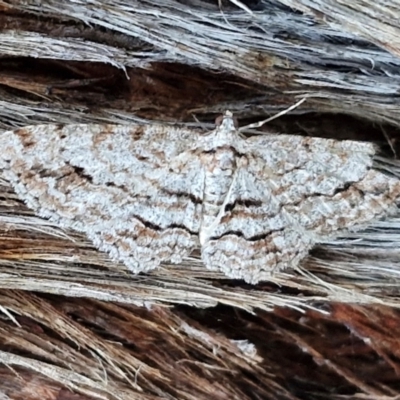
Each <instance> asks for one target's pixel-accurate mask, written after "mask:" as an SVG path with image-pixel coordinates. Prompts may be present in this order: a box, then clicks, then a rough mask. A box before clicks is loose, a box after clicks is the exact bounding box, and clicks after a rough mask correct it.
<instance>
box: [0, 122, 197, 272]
mask: <svg viewBox="0 0 400 400" xmlns="http://www.w3.org/2000/svg"><path fill="white" fill-rule="evenodd" d="M173 132H174V130H167V131H166V130H165V128H164V127H162V126H159V127H157V126H156V127H154V126H152V127H150V128H147V127H142V126H136V125H135V126H114V125H112V126H99V125H67V126H65V127H60V126H57V125H39V126H33V127H26V128H22V129H18V130H16V131H8V132H3V133H1V134H0V148H1V149H2V153H1V155H0V169H1V173H2V175H3V176H4V178H5V179H7V180H8V181H10V183H11V184H12V185H13V187H14V189H15V191H16V193H17V194H18V195H19V196H20V198H21V199H22V200H24V201H25V202H26V204H27V205H28V207H30V208H32V209H33V210H34V211H35V213H37V214H38V215H40V216H43V217H47V218H50V219H51V220H52V221H54V222H56V223H58V224H60V225H62V226H63V227H68V228H73V229H76V230H78V231H81V232H84V233H86V234H87V236H88V237H89V238H90V239H91V240H93V242H94V244H95V245H96V246H97V247H98V248H101V249H102V250H105V251H107V252H109V253H110V255H111V256H112V257H113V258H114V259H118V260H120V261H122V262H124V263H125V264H126V265H127V266H128V267H129V268H130V269H131V270H132V271H134V272H140V271H145V270H149V269H152V268H154V267H157V266H158V265H159V263H160V262H162V261H167V260H170V261H172V262H179V261H180V259H181V258H182V257H183V256H185V255H187V254H189V253H190V252H191V250H192V249H193V247H194V246H195V244H196V241H197V231H198V225H199V219H200V215H199V209H200V207H199V205H198V204H195V203H193V202H191V201H187V198H183V197H182V188H181V187H185V188H187V182H186V181H185V179H186V180H187V179H190V178H191V176H189V175H190V174H192V173H193V171H192V170H190V171H183V173H182V174H179V173H175V174H174V173H173V172H172V173H170V172H169V170H168V169H164V168H165V167H166V166H168V163H169V162H171V160H172V161H173V160H175V159H176V158H177V157H178V158H179V154H180V153H181V152H183V153H185V151H186V150H187V149H188V148H190V146H191V145H192V143H193V141H192V140H196V135H195V134H194V135H193V137H190V134H191V133H192V132H191V131H186V132H182V130H178V132H177V133H178V134H181V135H182V133H183V134H184V136H185V137H181V140H180V143H179V144H177V143H176V142H175V140H171V139H173ZM175 139H176V138H175ZM163 141H164V144H163V143H162V142H163ZM152 149H153V150H154V151H153V152H152V151H151V150H152ZM163 152H164V153H163ZM163 171H164V172H163ZM163 173H164V175H165V174H167V175H168V176H167V178H165V177H164V178H165V179H164V180H165V181H169V183H171V182H172V183H173V184H174V185H175V187H176V193H175V194H174V193H171V192H168V193H167V192H163V193H161V194H160V190H159V188H158V187H157V180H160V179H163ZM189 189H190V187H189ZM184 194H185V193H184ZM187 195H188V196H187V197H189V198H190V196H191V193H187ZM197 195H198V194H197V193H194V194H193V197H195V196H197ZM143 214H144V215H143ZM187 221H189V222H188V223H187ZM185 224H186V225H185Z"/></svg>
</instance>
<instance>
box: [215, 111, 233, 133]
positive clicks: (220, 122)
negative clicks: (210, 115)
mask: <svg viewBox="0 0 400 400" xmlns="http://www.w3.org/2000/svg"><path fill="white" fill-rule="evenodd" d="M215 125H216V126H217V128H219V129H220V130H222V129H223V130H225V131H227V132H231V131H236V130H237V129H238V127H239V124H238V121H237V119H236V118H235V117H234V116H233V114H232V112H231V111H229V110H226V111H225V113H224V114H223V115H219V116H218V117H217V118H216V119H215Z"/></svg>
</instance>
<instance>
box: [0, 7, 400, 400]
mask: <svg viewBox="0 0 400 400" xmlns="http://www.w3.org/2000/svg"><path fill="white" fill-rule="evenodd" d="M399 18H400V2H398V1H395V0H392V1H391V2H386V1H383V0H376V1H374V2H372V1H371V0H365V1H363V0H354V1H352V2H343V3H342V2H340V1H336V0H318V1H308V0H297V1H290V0H281V1H267V0H260V1H257V0H254V1H253V0H248V1H245V0H243V1H241V2H239V1H238V0H235V1H233V0H232V2H228V1H222V2H221V3H220V4H219V3H218V1H217V0H215V1H214V0H210V1H201V0H181V1H174V0H153V1H134V0H129V1H128V0H124V1H122V0H113V1H111V0H108V1H107V0H97V1H90V2H88V1H84V0H76V1H61V0H49V1H39V0H29V1H22V0H20V1H18V0H11V1H1V0H0V27H1V29H0V130H5V129H11V128H15V127H20V126H24V125H28V124H37V123H46V122H59V123H71V122H98V123H102V122H107V123H110V122H112V123H121V124H129V122H132V121H141V122H144V123H149V122H151V121H157V122H163V123H180V124H186V125H187V126H192V127H198V128H203V129H209V128H212V127H213V120H214V118H215V116H216V115H218V114H220V113H222V112H223V111H224V110H226V109H229V110H231V111H233V112H234V113H235V115H236V116H237V117H238V119H239V121H240V122H241V123H242V124H245V123H249V122H253V121H257V120H260V119H264V118H266V117H268V116H269V115H273V114H274V113H276V112H279V111H282V110H283V109H285V108H287V107H289V106H290V105H292V104H294V103H295V102H296V101H298V100H299V99H300V98H302V97H307V101H306V102H305V103H303V104H302V106H301V107H299V108H298V109H296V110H295V111H294V112H293V113H291V114H289V115H285V116H284V117H282V118H280V119H277V120H275V121H273V122H271V123H270V124H269V125H268V126H267V127H264V128H263V129H264V130H265V131H268V130H274V131H280V132H285V133H293V134H304V135H313V136H320V137H333V138H337V139H345V138H351V139H360V140H370V141H374V142H376V143H377V144H379V145H380V147H381V149H382V152H381V154H380V156H379V157H378V158H377V160H376V166H377V167H378V168H382V169H385V170H386V171H388V172H389V173H392V174H394V175H396V176H399V177H400V163H399V162H398V161H397V155H398V153H399V143H398V138H399V137H400V112H399V111H400V96H399V87H400V86H399V83H400V40H399V37H400V29H399V24H398V20H399ZM0 134H1V132H0ZM0 151H1V149H0ZM399 216H400V214H399ZM399 216H395V217H393V218H390V219H389V220H386V221H377V222H376V223H374V224H373V225H371V226H368V227H365V229H364V230H363V231H360V232H357V233H354V234H347V235H345V236H343V237H342V238H340V239H339V240H338V241H335V242H332V243H326V245H324V246H319V247H318V248H316V249H315V250H314V251H313V252H312V253H311V255H310V257H309V258H308V259H307V260H306V262H305V263H304V264H303V266H302V269H300V270H298V271H284V272H282V273H280V274H278V275H276V276H275V277H274V278H273V279H272V280H271V281H270V282H264V283H262V284H259V285H257V286H254V287H253V286H249V285H245V284H243V282H240V281H230V280H227V279H226V278H225V277H224V276H222V275H218V274H217V273H214V272H212V273H211V272H210V271H207V270H205V268H204V267H203V266H202V264H201V262H200V261H199V259H198V255H197V254H193V255H192V257H191V258H190V259H188V260H186V262H185V263H184V264H182V265H178V266H177V265H165V266H164V267H163V268H160V269H158V270H156V271H154V272H153V273H151V274H149V275H141V276H132V275H131V274H130V273H129V272H128V271H127V270H126V269H125V268H124V266H123V265H119V264H116V263H113V262H111V261H110V260H109V259H108V257H107V255H105V254H102V253H100V252H98V251H96V250H95V249H94V248H93V247H92V246H91V244H90V243H88V242H87V241H86V239H85V237H83V236H80V235H78V234H76V233H74V232H72V231H63V230H61V229H59V228H58V227H56V226H54V225H52V224H51V223H49V222H48V221H46V220H43V219H40V218H37V217H35V216H34V215H33V214H32V213H31V212H30V210H28V209H27V208H26V207H25V206H24V204H23V203H21V202H20V201H19V200H18V199H17V198H16V196H15V194H14V193H13V192H12V190H11V188H10V187H9V186H8V184H7V182H3V181H0V288H1V289H0V311H1V313H0V316H1V317H0V398H1V399H3V398H4V399H58V400H60V399H80V398H82V399H133V398H134V399H161V398H163V399H165V398H167V399H207V400H209V399H322V398H323V399H325V398H331V399H339V398H340V399H347V398H348V399H350V398H360V399H361V398H362V399H392V398H393V399H394V398H397V396H398V395H400V386H399V384H398V381H399V379H398V375H399V373H400V363H399V361H398V359H399V355H398V351H399V350H398V349H399V348H400V346H399V345H400V341H399V339H398V336H399V335H398V331H399V329H400V314H399V311H398V308H399V305H400V289H399V284H398V283H399V275H400V249H399V245H400V236H399V233H400V230H399V227H400V218H399Z"/></svg>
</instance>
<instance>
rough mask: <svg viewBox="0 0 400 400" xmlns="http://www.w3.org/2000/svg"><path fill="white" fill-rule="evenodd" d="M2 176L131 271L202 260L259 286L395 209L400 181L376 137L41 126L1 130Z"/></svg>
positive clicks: (225, 120)
mask: <svg viewBox="0 0 400 400" xmlns="http://www.w3.org/2000/svg"><path fill="white" fill-rule="evenodd" d="M0 148H1V152H0V173H1V175H2V176H3V177H4V178H5V179H6V180H8V181H9V182H10V183H11V184H12V186H13V187H14V189H15V192H16V193H17V194H18V196H19V197H20V198H21V199H23V200H24V201H25V203H26V204H27V205H28V207H30V208H31V209H33V210H34V212H35V213H36V214H37V215H39V216H41V217H45V218H49V219H50V220H51V221H54V222H55V223H57V224H59V225H60V226H62V227H66V228H72V229H75V230H77V231H80V232H84V233H85V234H86V235H87V237H88V238H89V239H90V240H92V241H93V243H94V245H95V246H96V247H97V248H98V249H100V250H103V251H106V252H108V253H109V254H110V256H111V257H112V258H113V259H115V260H119V261H122V262H123V263H124V264H125V265H126V266H127V267H128V268H129V269H130V270H131V271H132V272H134V273H139V272H146V271H149V270H151V269H153V268H156V267H157V266H159V265H160V263H162V262H172V263H179V262H181V261H182V258H183V257H186V256H188V255H189V254H190V253H191V252H192V251H193V249H195V248H200V250H201V257H202V260H203V262H204V265H205V266H206V267H207V268H209V269H211V270H219V271H222V272H223V273H224V274H226V275H227V276H228V277H230V278H237V279H244V280H245V281H246V282H249V283H257V282H258V281H259V280H260V279H262V278H263V277H265V276H268V275H269V274H272V273H274V272H275V271H278V270H281V269H283V268H288V267H296V266H297V265H298V264H299V263H300V262H301V261H302V259H303V258H305V257H306V256H307V254H308V252H309V250H310V249H311V248H312V247H313V246H314V245H315V244H317V243H321V242H324V241H326V240H327V239H330V238H333V237H335V236H337V235H339V234H342V233H343V232H344V231H346V230H349V229H358V228H359V227H361V226H363V225H365V224H366V223H368V222H370V221H372V220H374V219H378V218H382V217H385V216H387V215H390V214H393V213H394V212H396V210H397V205H396V202H397V201H398V199H399V196H400V183H399V181H398V180H397V179H395V178H393V177H390V176H387V175H385V174H384V173H382V172H379V171H377V170H374V169H373V168H372V163H373V157H374V154H375V152H376V149H375V147H374V145H373V144H371V143H363V142H356V141H338V140H332V139H321V138H313V137H302V136H295V135H283V134H282V135H278V134H267V135H263V136H254V137H250V138H244V137H243V136H242V135H240V132H239V130H238V129H237V128H236V127H235V123H234V119H233V115H232V113H231V112H229V111H226V112H225V114H224V115H223V117H222V118H221V121H220V124H219V125H218V126H216V128H215V129H214V130H213V131H211V132H208V133H205V134H201V133H199V132H198V131H195V130H190V129H185V128H176V127H171V126H167V125H162V124H150V125H135V124H132V125H105V124H102V125H92V124H69V125H64V126H60V125H55V124H49V125H36V126H28V127H25V128H21V129H17V130H14V131H7V132H3V133H1V134H0Z"/></svg>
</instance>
